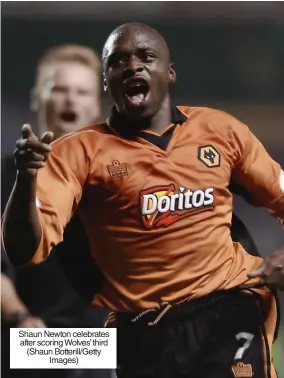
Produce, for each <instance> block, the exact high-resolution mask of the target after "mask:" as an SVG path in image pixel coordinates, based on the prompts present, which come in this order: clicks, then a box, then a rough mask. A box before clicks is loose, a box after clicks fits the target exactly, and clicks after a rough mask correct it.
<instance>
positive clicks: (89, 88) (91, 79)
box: [38, 62, 100, 137]
mask: <svg viewBox="0 0 284 378" xmlns="http://www.w3.org/2000/svg"><path fill="white" fill-rule="evenodd" d="M43 75H44V77H43V81H42V83H43V84H42V87H41V89H40V93H39V95H38V113H39V116H40V118H41V121H42V122H43V123H44V125H45V128H46V129H48V130H51V131H53V132H54V134H55V136H56V137H59V136H62V135H64V134H67V133H70V132H73V131H75V130H77V129H79V128H81V127H84V126H87V125H88V124H91V123H94V122H95V121H97V119H98V117H99V116H100V101H99V96H100V94H99V79H98V77H97V76H96V75H95V73H94V71H93V70H92V69H91V68H89V67H87V66H85V65H83V64H81V63H77V62H56V63H52V64H51V66H50V67H49V68H48V71H47V72H45V73H43Z"/></svg>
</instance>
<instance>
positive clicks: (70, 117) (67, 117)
mask: <svg viewBox="0 0 284 378" xmlns="http://www.w3.org/2000/svg"><path fill="white" fill-rule="evenodd" d="M60 118H61V119H62V121H64V122H75V121H76V120H77V114H76V113H75V112H73V111H65V112H62V113H61V114H60Z"/></svg>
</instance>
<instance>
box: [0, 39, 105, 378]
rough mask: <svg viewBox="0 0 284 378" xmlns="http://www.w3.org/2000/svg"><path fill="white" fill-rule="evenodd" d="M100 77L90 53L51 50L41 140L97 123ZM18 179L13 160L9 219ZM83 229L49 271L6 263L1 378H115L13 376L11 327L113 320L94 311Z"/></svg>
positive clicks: (40, 73)
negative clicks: (50, 134) (44, 135)
mask: <svg viewBox="0 0 284 378" xmlns="http://www.w3.org/2000/svg"><path fill="white" fill-rule="evenodd" d="M100 75H101V71H100V60H99V58H98V57H97V55H96V53H95V52H94V51H93V50H91V49H90V48H87V47H85V46H81V45H62V46H56V47H54V48H51V49H50V50H48V51H47V52H46V53H45V54H44V55H43V57H42V58H41V59H40V61H39V64H38V68H37V73H36V81H35V86H34V88H33V90H32V93H31V109H32V110H33V111H34V112H35V113H36V115H37V120H38V128H39V130H40V133H42V132H44V131H47V130H50V131H52V132H53V133H54V135H55V137H56V138H58V137H61V136H63V135H66V134H68V133H70V132H74V131H76V130H77V129H79V128H80V127H83V126H86V125H88V124H91V123H95V122H97V121H98V119H99V117H100V112H101V104H100ZM15 174H16V172H15V166H14V159H13V156H12V154H11V155H8V156H7V157H6V158H5V159H4V160H3V161H2V173H1V175H2V193H1V202H2V212H3V210H4V206H5V204H6V202H7V199H8V196H9V194H10V192H11V189H12V186H13V184H14V179H15ZM78 222H80V221H79V218H77V217H76V215H75V216H74V218H73V219H72V222H71V224H70V225H69V226H68V227H67V229H66V231H65V235H64V241H63V243H61V245H59V246H58V247H56V248H55V249H56V251H54V252H53V253H52V254H51V256H50V258H49V259H48V260H47V261H46V262H45V263H44V264H42V265H39V266H31V267H24V268H19V269H13V268H12V267H11V265H10V264H9V262H8V261H7V259H6V258H5V256H2V269H1V272H2V273H1V311H2V376H3V377H5V378H10V377H29V378H32V377H36V378H37V377H39V378H41V377H60V378H61V377H62V378H64V377H66V378H67V377H68V378H71V377H82V378H99V377H105V378H107V377H110V376H111V372H110V370H73V371H72V370H70V371H69V370H58V371H55V370H21V371H20V370H19V371H18V370H10V369H9V328H10V327H24V328H40V327H59V328H65V327H74V328H76V327H77V328H79V327H88V328H97V327H103V324H104V320H105V318H106V313H105V312H104V311H101V310H95V309H93V308H92V307H91V306H90V305H89V303H90V300H91V298H92V296H93V294H94V291H95V289H96V282H97V281H95V280H98V277H99V272H95V271H92V268H93V269H95V264H94V263H93V262H92V259H91V257H90V255H89V250H88V243H87V240H86V239H85V235H84V234H83V233H82V234H80V233H78V232H77V231H76V230H77V229H78V227H80V224H79V226H78ZM74 225H75V226H74ZM82 230H83V228H82ZM74 232H75V233H74ZM2 255H3V252H2ZM78 255H80V261H82V256H84V258H85V259H89V264H87V267H89V269H90V270H89V271H86V268H85V269H84V271H82V270H80V267H81V265H80V262H79V265H78V259H77V256H78ZM62 259H68V267H69V268H70V269H69V270H67V271H63V270H62V266H61V260H62ZM83 266H84V265H83ZM85 266H86V265H85ZM92 276H94V278H93V277H92ZM70 280H71V282H70ZM86 289H87V291H86ZM80 293H84V297H82V296H81V295H80ZM88 293H89V294H88ZM88 295H89V296H88Z"/></svg>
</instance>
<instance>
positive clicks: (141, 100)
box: [102, 22, 176, 124]
mask: <svg viewBox="0 0 284 378" xmlns="http://www.w3.org/2000/svg"><path fill="white" fill-rule="evenodd" d="M102 61H103V71H104V88H105V90H107V91H108V93H109V94H110V96H111V97H112V99H113V101H114V104H115V106H116V109H117V110H118V112H119V113H121V114H124V115H125V116H126V117H128V118H129V119H130V118H131V119H132V120H133V119H135V120H136V124H137V122H138V121H139V122H140V121H141V119H144V120H145V119H148V120H149V119H151V118H153V117H154V115H155V114H157V112H159V111H161V112H162V110H161V109H164V108H165V107H167V108H168V105H169V103H170V95H169V85H170V84H172V83H174V82H175V79H176V74H175V69H174V64H173V63H171V62H170V53H169V48H168V45H167V43H166V41H165V40H164V38H163V37H162V36H161V34H160V33H159V32H158V31H157V30H155V29H153V28H152V27H150V26H149V25H146V24H142V23H138V22H130V23H127V24H124V25H121V26H119V27H118V28H116V29H115V30H114V31H113V32H112V33H111V34H110V36H109V37H108V39H107V41H106V43H105V46H104V48H103V53H102ZM167 113H169V112H168V111H167ZM139 122H138V123H139Z"/></svg>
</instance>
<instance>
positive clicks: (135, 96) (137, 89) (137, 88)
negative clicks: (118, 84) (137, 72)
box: [124, 79, 150, 106]
mask: <svg viewBox="0 0 284 378" xmlns="http://www.w3.org/2000/svg"><path fill="white" fill-rule="evenodd" d="M149 89H150V88H149V85H148V83H147V82H146V81H145V80H143V79H135V80H130V81H128V82H127V83H126V85H125V88H124V93H125V95H126V97H127V99H128V101H129V102H130V103H131V104H132V105H134V106H140V105H142V104H143V103H144V102H145V100H146V97H147V94H148V92H149Z"/></svg>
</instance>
